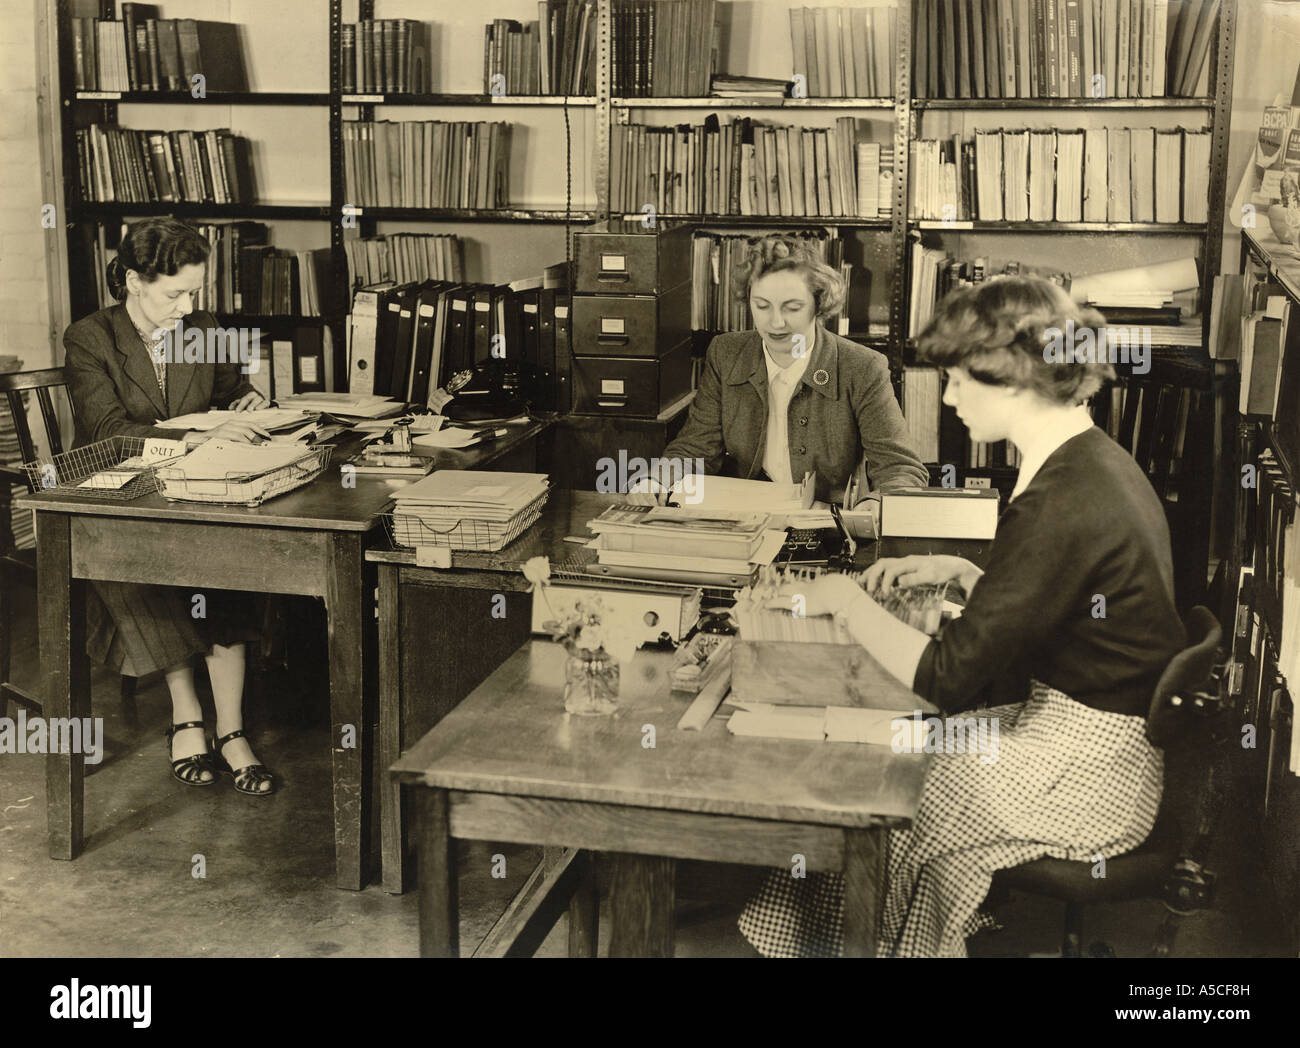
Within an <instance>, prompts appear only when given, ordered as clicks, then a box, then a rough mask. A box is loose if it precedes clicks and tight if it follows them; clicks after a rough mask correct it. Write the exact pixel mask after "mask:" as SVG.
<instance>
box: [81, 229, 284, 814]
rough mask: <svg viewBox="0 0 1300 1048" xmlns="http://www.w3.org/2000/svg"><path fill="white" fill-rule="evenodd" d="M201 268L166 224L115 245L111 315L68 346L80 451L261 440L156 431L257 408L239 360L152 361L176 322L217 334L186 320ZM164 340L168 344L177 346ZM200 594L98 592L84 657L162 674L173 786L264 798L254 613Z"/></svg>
mask: <svg viewBox="0 0 1300 1048" xmlns="http://www.w3.org/2000/svg"><path fill="white" fill-rule="evenodd" d="M207 257H208V244H207V241H206V240H204V238H203V237H202V236H201V235H200V234H199V233H198V232H197V231H196V230H195V229H193V228H191V227H190V226H187V225H185V224H184V223H182V222H177V221H175V220H174V219H170V218H164V219H150V220H148V221H145V222H140V223H137V224H136V225H134V226H133V227H132V228H131V231H130V233H129V234H128V235H127V236H126V237H125V238H124V239H123V241H122V244H121V247H120V248H119V249H118V254H117V257H116V258H115V259H114V260H113V261H112V262H111V263H110V264H109V267H108V282H109V288H110V290H112V291H113V293H114V295H115V296H116V297H117V298H118V299H119V304H118V305H115V306H110V307H109V308H108V309H101V310H100V311H99V312H97V313H93V314H91V315H90V316H88V317H84V318H82V319H81V320H78V321H77V322H76V323H75V324H72V325H71V326H70V327H69V328H68V330H67V331H66V332H65V333H64V336H63V345H64V348H65V349H66V350H67V356H66V358H65V361H64V365H65V368H66V371H67V375H68V393H69V396H70V397H71V399H72V407H73V413H74V414H75V416H76V439H75V441H74V446H76V447H79V446H82V445H85V444H89V443H93V442H95V441H99V440H106V439H107V438H109V437H113V436H119V435H122V436H135V437H162V438H169V439H173V440H185V441H186V443H187V444H195V443H198V442H201V441H203V440H207V439H211V438H213V437H221V438H224V439H230V440H253V439H256V438H257V437H259V436H265V433H264V432H263V431H261V430H259V429H258V428H257V427H255V426H252V425H250V424H249V423H247V422H243V421H231V422H227V423H225V424H223V425H222V426H221V427H219V428H218V429H215V430H211V431H209V432H207V433H203V434H198V433H187V432H186V431H184V430H177V429H173V428H170V427H167V426H163V425H159V422H160V421H161V420H165V419H168V418H171V417H174V416H177V415H182V414H187V413H189V412H192V411H205V410H207V409H208V408H212V407H218V408H233V409H234V410H236V411H239V410H244V409H249V408H255V407H261V406H263V405H264V404H265V401H264V399H263V397H262V396H261V394H260V393H258V392H256V391H255V390H254V389H253V387H252V385H251V384H249V382H248V381H247V379H246V377H245V376H244V375H243V374H241V373H240V365H239V363H238V362H237V361H231V362H226V363H220V364H218V363H215V362H211V361H204V362H184V361H181V360H179V359H174V358H173V359H167V358H168V357H170V356H171V354H168V353H165V352H160V350H162V349H163V348H164V347H165V346H166V345H168V341H170V342H171V344H173V345H176V346H179V344H180V342H181V339H180V338H179V337H176V336H177V334H178V332H179V330H180V329H178V328H176V325H177V323H178V322H179V321H181V320H182V318H183V319H184V322H185V326H186V327H188V328H203V329H207V328H214V327H216V320H215V319H214V318H213V317H212V315H211V314H209V313H204V312H198V313H195V312H193V311H192V302H193V296H194V295H195V294H196V293H197V291H198V289H199V288H201V287H202V286H203V279H204V269H205V266H206V262H207ZM163 332H170V333H171V334H172V337H171V339H170V340H167V339H166V336H164V335H163V334H162V333H163ZM195 555H196V556H198V555H201V551H199V550H196V551H195ZM196 595H197V594H196V593H195V592H194V591H191V590H188V589H184V588H179V587H169V586H150V585H142V584H137V583H123V582H92V583H91V584H90V586H89V588H88V592H87V601H86V626H87V641H86V649H87V651H88V653H89V654H90V655H91V657H92V658H94V659H96V660H98V661H100V662H103V663H105V664H106V665H108V666H110V667H112V668H114V669H116V670H118V671H119V672H120V673H124V674H127V675H130V676H136V677H139V676H143V675H144V674H147V673H151V672H154V671H156V670H161V671H163V672H164V673H165V674H166V678H167V687H168V689H169V690H170V692H171V699H172V729H171V730H170V731H169V732H168V735H169V736H170V738H171V758H172V774H173V775H174V776H175V777H176V778H177V779H179V780H180V781H181V782H184V783H187V784H189V785H193V786H206V785H210V784H211V783H212V782H214V781H215V779H216V774H217V772H219V771H228V772H230V773H231V774H233V775H234V778H235V788H236V789H237V790H239V791H240V792H241V793H250V794H253V795H257V796H265V795H267V794H270V793H271V792H273V790H274V780H273V777H272V775H271V773H270V772H269V771H267V770H266V768H265V767H264V766H263V765H261V764H260V763H258V762H257V759H256V758H255V757H254V756H253V751H252V749H251V748H250V747H249V745H248V741H247V739H246V738H244V735H243V693H244V643H245V641H247V640H251V639H254V638H256V637H257V636H258V630H257V626H258V621H259V615H258V607H259V603H260V602H258V601H257V600H256V599H254V598H252V597H250V596H249V595H247V594H237V593H229V592H225V591H211V590H209V591H204V592H203V594H202V596H203V601H202V602H200V601H197V600H195V597H196ZM200 611H201V612H202V613H200ZM199 654H202V655H204V656H206V659H207V665H208V675H209V677H210V679H211V682H212V694H213V702H214V705H215V706H216V713H217V722H216V735H217V736H218V738H217V739H216V753H215V754H214V753H213V752H211V751H210V750H209V748H208V742H207V738H206V735H205V732H204V726H203V713H202V709H201V708H200V706H199V699H198V694H197V693H196V691H195V688H194V670H193V668H192V665H191V663H192V660H193V657H194V656H195V655H199Z"/></svg>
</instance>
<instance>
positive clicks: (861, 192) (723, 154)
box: [610, 114, 893, 218]
mask: <svg viewBox="0 0 1300 1048" xmlns="http://www.w3.org/2000/svg"><path fill="white" fill-rule="evenodd" d="M612 131H613V135H612V138H611V142H610V202H611V206H612V207H613V208H614V210H616V211H622V212H624V213H626V214H632V213H637V214H639V213H640V212H641V209H642V207H643V206H644V205H646V204H650V205H653V206H654V207H655V209H656V210H657V211H658V212H659V213H660V214H721V215H779V216H789V217H794V216H800V217H803V216H809V217H814V218H815V217H824V218H830V217H858V218H877V217H880V214H881V211H880V208H881V202H882V199H889V198H890V197H891V196H892V193H893V158H892V153H891V150H889V149H886V148H881V147H880V146H879V144H877V146H876V148H875V149H874V150H872V149H868V150H865V151H863V150H860V149H859V145H860V144H861V143H859V142H858V130H857V121H856V120H855V119H854V118H853V117H848V116H846V117H840V118H839V119H837V120H836V121H835V126H834V127H831V128H825V127H797V126H792V125H788V124H768V123H761V122H759V121H756V120H753V119H751V118H749V117H742V118H739V119H736V120H733V121H730V122H727V123H722V122H721V121H719V119H718V117H717V115H716V114H710V115H709V116H708V117H706V118H705V120H704V123H703V124H695V125H687V124H679V125H676V126H674V127H651V126H648V125H644V124H629V125H615V126H614V127H613V128H612ZM859 163H866V164H867V165H868V166H869V167H871V168H872V173H864V172H862V171H860V170H859V169H858V165H859ZM886 164H887V165H888V174H886V173H885V165H886ZM886 186H887V187H888V188H887V189H886Z"/></svg>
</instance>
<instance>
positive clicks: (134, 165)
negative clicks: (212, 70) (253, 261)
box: [76, 124, 257, 204]
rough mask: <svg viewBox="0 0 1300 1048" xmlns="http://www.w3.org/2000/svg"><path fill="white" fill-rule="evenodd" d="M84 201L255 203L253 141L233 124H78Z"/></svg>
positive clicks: (78, 164) (79, 160)
mask: <svg viewBox="0 0 1300 1048" xmlns="http://www.w3.org/2000/svg"><path fill="white" fill-rule="evenodd" d="M76 134H77V167H78V170H79V172H80V175H81V199H82V200H83V201H84V202H87V203H91V202H101V201H103V202H110V203H129V204H152V203H172V202H176V203H180V202H187V203H196V204H252V203H254V202H256V200H257V190H256V187H255V183H254V179H253V161H252V153H251V148H252V147H251V145H250V143H249V141H248V139H247V138H244V137H243V136H242V135H234V134H231V133H230V132H229V131H228V130H225V129H220V130H215V131H143V130H135V129H133V128H125V127H110V126H107V125H103V124H91V125H90V126H89V127H83V128H78V129H77V132H76Z"/></svg>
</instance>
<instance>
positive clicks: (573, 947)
mask: <svg viewBox="0 0 1300 1048" xmlns="http://www.w3.org/2000/svg"><path fill="white" fill-rule="evenodd" d="M574 864H575V866H576V867H577V868H576V870H575V871H574V872H575V875H576V878H577V879H576V883H575V885H574V889H573V895H572V896H571V897H570V899H569V956H570V957H595V956H596V944H597V942H599V941H600V887H599V886H598V885H597V883H596V853H595V852H590V851H583V852H580V853H579V854H578V857H577V858H576V859H575V860H574Z"/></svg>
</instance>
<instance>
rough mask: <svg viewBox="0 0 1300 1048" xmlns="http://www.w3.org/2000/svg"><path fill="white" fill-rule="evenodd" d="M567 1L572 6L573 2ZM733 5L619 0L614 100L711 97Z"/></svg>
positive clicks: (705, 1) (706, 0)
mask: <svg viewBox="0 0 1300 1048" xmlns="http://www.w3.org/2000/svg"><path fill="white" fill-rule="evenodd" d="M554 2H557V3H558V0H554ZM588 2H589V0H588ZM569 3H570V7H572V6H573V0H569ZM730 6H731V5H730V4H723V3H719V2H718V0H616V2H615V3H614V12H613V14H614V41H613V45H614V46H613V61H612V68H611V76H610V85H611V86H610V93H611V94H613V95H614V96H615V97H616V98H648V97H651V96H653V97H655V98H702V97H704V96H705V95H707V94H708V93H709V81H710V78H711V77H712V75H713V73H714V72H715V71H716V70H717V68H718V41H719V39H720V37H721V35H722V22H723V19H724V17H726V11H727V8H729V7H730Z"/></svg>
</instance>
